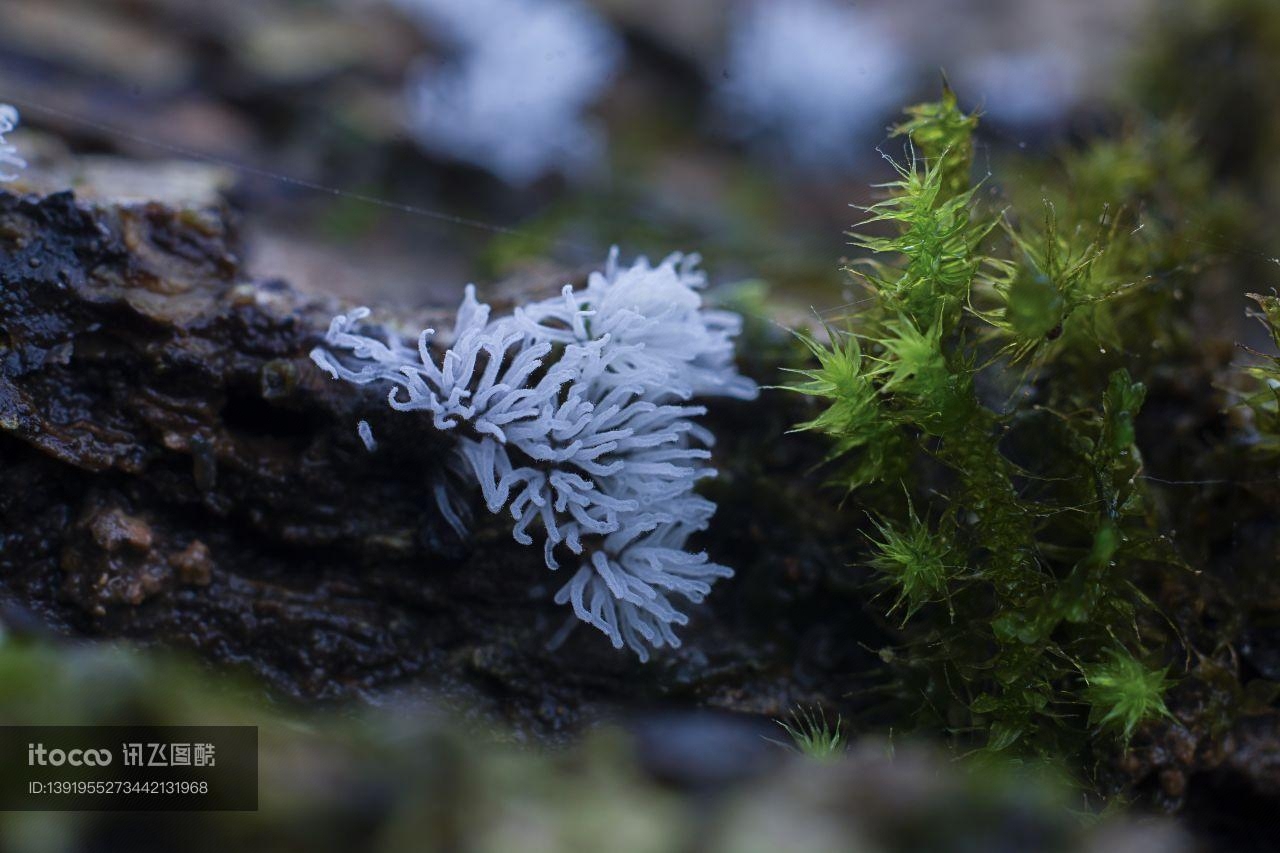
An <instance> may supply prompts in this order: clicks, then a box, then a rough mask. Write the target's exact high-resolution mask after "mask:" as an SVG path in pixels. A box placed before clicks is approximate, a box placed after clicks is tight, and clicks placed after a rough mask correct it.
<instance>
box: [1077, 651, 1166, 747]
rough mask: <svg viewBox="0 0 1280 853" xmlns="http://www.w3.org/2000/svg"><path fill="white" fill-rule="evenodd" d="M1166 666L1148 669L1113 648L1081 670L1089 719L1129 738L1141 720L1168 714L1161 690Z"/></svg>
mask: <svg viewBox="0 0 1280 853" xmlns="http://www.w3.org/2000/svg"><path fill="white" fill-rule="evenodd" d="M1167 672H1168V669H1167V668H1165V669H1148V668H1147V667H1146V666H1144V665H1143V664H1142V662H1141V661H1139V660H1136V659H1135V658H1133V657H1132V656H1130V654H1129V653H1128V652H1127V651H1124V650H1123V649H1112V650H1111V651H1110V652H1109V653H1108V657H1107V659H1105V660H1102V661H1099V662H1097V663H1095V664H1093V665H1091V666H1088V667H1086V668H1085V670H1084V680H1085V684H1086V686H1085V688H1084V690H1083V692H1082V695H1083V697H1084V700H1085V701H1086V702H1088V703H1089V707H1090V712H1089V722H1090V723H1093V724H1095V725H1097V726H1098V727H1099V728H1100V729H1102V730H1104V731H1108V732H1111V733H1113V734H1116V735H1118V736H1121V737H1123V738H1124V740H1125V741H1128V740H1129V739H1130V738H1131V737H1133V732H1134V729H1136V728H1137V727H1138V724H1139V723H1141V722H1143V721H1144V720H1149V719H1152V718H1154V717H1160V716H1164V717H1167V716H1169V709H1168V708H1166V707H1165V704H1164V694H1165V691H1166V690H1168V687H1169V681H1168V679H1167V678H1166V677H1165V674H1166V673H1167Z"/></svg>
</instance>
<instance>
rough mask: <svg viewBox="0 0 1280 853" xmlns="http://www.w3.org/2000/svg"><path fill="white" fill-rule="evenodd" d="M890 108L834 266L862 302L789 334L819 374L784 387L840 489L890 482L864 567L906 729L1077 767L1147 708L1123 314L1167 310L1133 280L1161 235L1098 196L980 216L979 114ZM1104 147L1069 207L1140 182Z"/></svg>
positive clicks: (1132, 409)
mask: <svg viewBox="0 0 1280 853" xmlns="http://www.w3.org/2000/svg"><path fill="white" fill-rule="evenodd" d="M908 113H909V116H910V119H909V120H908V121H907V122H906V123H904V124H903V125H902V126H901V128H900V130H901V132H903V133H906V134H909V135H910V136H911V139H912V142H913V150H914V151H915V152H916V153H917V154H920V153H923V154H924V155H925V156H924V157H923V158H919V159H917V160H916V161H915V162H913V163H910V164H907V165H899V166H897V167H896V168H897V172H898V177H897V179H896V180H895V181H893V182H892V183H889V184H886V185H884V186H883V187H882V189H883V190H885V191H886V192H887V197H886V198H885V199H884V200H883V201H881V202H879V203H877V204H875V205H872V206H871V207H869V208H867V209H866V210H867V212H868V213H869V214H870V215H869V218H868V219H867V220H866V221H865V222H864V223H863V224H862V226H861V227H863V228H874V229H876V230H875V231H874V233H870V232H868V231H864V230H859V231H857V232H856V233H855V234H854V235H853V240H854V243H855V245H857V246H859V247H861V248H862V249H864V250H866V251H868V252H870V253H871V255H872V256H871V257H869V258H866V259H864V260H862V261H861V262H859V263H857V264H855V265H853V266H851V267H850V269H849V271H850V272H851V274H852V275H853V276H854V278H855V279H856V280H858V281H860V282H861V284H862V285H863V286H864V287H865V289H866V291H867V294H868V299H867V300H864V301H863V306H864V307H862V308H861V309H860V310H859V311H858V312H857V313H856V314H853V315H850V316H848V317H846V318H844V319H843V321H842V324H843V326H842V329H841V330H840V331H838V332H836V331H829V332H828V337H827V340H825V341H821V342H819V341H817V340H814V339H805V343H806V344H807V346H808V347H809V349H810V350H811V351H812V353H813V355H814V357H815V359H816V361H817V367H814V368H809V369H804V370H801V371H799V372H800V373H801V374H802V376H803V377H804V379H805V380H806V381H802V382H798V383H796V384H795V385H793V386H792V389H793V390H795V391H798V392H800V393H803V394H805V395H808V396H810V397H813V398H815V399H816V400H818V401H819V402H820V404H821V405H822V409H821V410H820V411H819V412H818V414H817V415H816V416H815V417H813V418H812V419H811V420H809V421H807V422H806V423H804V424H802V425H801V426H800V428H801V429H808V430H815V431H818V432H821V433H823V434H824V435H826V436H828V437H829V438H830V440H831V442H832V448H833V450H832V454H831V456H832V458H833V459H836V460H838V462H836V465H837V466H838V469H837V470H839V471H840V472H841V474H840V476H839V477H838V479H840V480H841V481H842V482H843V484H844V485H846V487H848V488H850V489H860V488H864V487H866V486H869V485H870V484H872V483H875V482H887V483H893V482H894V481H897V482H899V483H901V485H902V487H903V488H905V490H906V500H905V502H902V505H900V506H898V507H897V508H896V509H894V508H890V509H888V510H885V511H883V512H881V513H879V514H878V515H877V516H876V517H875V518H874V519H873V521H872V526H873V528H874V530H873V531H872V532H869V533H868V534H867V536H866V541H867V556H866V558H865V559H864V560H862V561H861V562H862V564H863V565H865V566H866V567H868V568H869V569H870V570H871V571H872V572H874V573H875V576H876V578H877V579H878V580H879V582H880V583H882V584H887V585H888V586H889V588H890V590H891V592H892V593H893V601H892V602H891V603H890V604H888V605H886V606H885V607H884V610H885V613H886V615H890V614H895V618H896V617H897V614H900V615H901V618H902V626H901V630H900V633H899V637H900V640H901V646H902V648H901V650H900V651H896V652H895V654H894V655H893V659H894V661H895V662H900V663H898V664H897V665H898V666H899V668H900V671H899V672H898V673H897V674H896V676H895V683H897V684H898V685H899V686H900V688H901V693H902V694H903V695H914V696H917V697H922V698H923V701H922V702H920V704H919V707H918V710H917V721H918V724H919V725H920V726H921V727H922V728H926V729H928V728H932V729H936V730H938V731H945V732H948V733H950V735H951V736H952V737H953V738H954V739H955V740H956V742H957V745H958V746H963V747H965V748H966V749H973V748H976V749H978V750H979V751H980V752H983V753H986V754H1001V755H1008V756H1010V757H1028V756H1037V757H1041V758H1047V759H1049V760H1051V761H1055V762H1059V761H1062V760H1064V759H1065V760H1067V761H1068V762H1069V763H1073V764H1074V765H1075V766H1076V767H1077V768H1083V767H1084V766H1086V764H1087V762H1086V761H1085V760H1084V756H1085V754H1086V752H1087V750H1088V748H1089V741H1090V738H1091V737H1096V736H1099V735H1100V734H1101V733H1109V732H1111V731H1113V730H1114V729H1115V727H1116V726H1117V725H1118V726H1119V730H1120V731H1121V732H1122V733H1123V734H1124V736H1125V737H1126V738H1127V737H1128V736H1129V735H1131V734H1132V732H1133V730H1134V728H1135V727H1136V726H1138V725H1139V724H1140V722H1141V721H1143V720H1146V719H1150V718H1152V717H1153V716H1158V715H1159V713H1160V712H1161V711H1162V709H1163V708H1164V706H1163V704H1162V700H1161V695H1162V693H1163V690H1164V688H1165V686H1166V684H1167V682H1166V680H1165V679H1164V671H1163V670H1148V669H1145V668H1141V667H1142V665H1141V664H1138V663H1137V661H1139V660H1145V659H1146V657H1147V655H1146V649H1147V648H1148V647H1152V648H1154V647H1156V646H1157V644H1158V643H1159V642H1161V638H1163V637H1164V635H1163V634H1161V633H1160V632H1161V631H1162V630H1164V629H1163V628H1162V627H1161V619H1160V617H1159V615H1158V614H1157V613H1156V612H1155V610H1154V607H1153V605H1152V604H1151V603H1150V601H1149V599H1147V598H1146V597H1145V596H1144V595H1143V594H1142V593H1141V592H1140V591H1139V587H1138V579H1139V576H1140V575H1141V574H1142V573H1143V571H1145V570H1147V569H1152V568H1154V569H1165V570H1174V571H1176V570H1178V567H1179V565H1180V563H1179V561H1178V560H1177V559H1176V557H1175V555H1174V554H1173V552H1172V549H1171V548H1170V547H1169V543H1168V541H1167V540H1166V539H1165V538H1163V537H1162V536H1161V534H1160V531H1159V528H1158V526H1157V525H1156V523H1155V521H1154V513H1153V512H1152V510H1151V507H1150V505H1149V502H1148V500H1147V496H1146V494H1145V492H1144V491H1143V490H1142V489H1141V488H1140V487H1139V485H1138V484H1139V482H1140V481H1139V480H1138V473H1139V470H1140V466H1141V456H1140V454H1139V452H1138V449H1137V447H1136V444H1135V442H1136V436H1135V430H1134V418H1135V417H1136V415H1137V413H1138V411H1139V409H1140V407H1141V406H1142V403H1143V401H1144V398H1145V393H1146V389H1145V385H1144V383H1143V382H1142V381H1140V379H1135V378H1134V377H1133V376H1132V375H1131V374H1130V373H1129V372H1128V371H1127V370H1125V369H1124V365H1125V364H1126V363H1127V361H1128V359H1127V358H1126V350H1125V347H1126V339H1125V335H1124V334H1122V332H1121V329H1120V326H1121V322H1120V318H1122V317H1125V316H1127V314H1126V312H1129V311H1133V312H1142V311H1147V310H1150V309H1151V308H1152V306H1153V305H1155V306H1157V307H1163V303H1161V302H1160V299H1161V296H1160V294H1159V293H1158V292H1156V291H1154V290H1153V289H1151V288H1147V287H1144V286H1141V285H1140V283H1139V282H1140V276H1139V272H1140V268H1141V267H1142V266H1143V265H1144V264H1148V263H1150V262H1151V261H1152V259H1153V258H1156V257H1158V256H1159V253H1160V252H1162V251H1166V247H1164V246H1163V245H1154V244H1153V245H1151V246H1146V245H1143V246H1138V245H1136V244H1135V243H1133V242H1131V241H1130V239H1129V237H1128V236H1125V237H1121V236H1120V234H1121V231H1122V230H1123V231H1125V233H1126V235H1127V234H1128V232H1129V231H1131V230H1132V229H1133V223H1132V221H1130V220H1126V219H1124V218H1123V217H1121V216H1120V215H1119V214H1118V213H1114V214H1106V209H1105V208H1104V210H1103V211H1102V213H1103V214H1104V215H1101V216H1100V215H1098V213H1094V214H1092V215H1089V216H1086V215H1084V214H1083V213H1081V212H1080V208H1079V207H1077V206H1076V205H1073V204H1071V203H1068V202H1066V201H1064V202H1061V204H1062V206H1063V208H1064V209H1065V210H1066V215H1065V216H1060V215H1059V212H1058V206H1057V204H1055V203H1053V202H1049V203H1047V204H1045V205H1042V206H1041V211H1042V216H1041V218H1040V224H1037V225H1034V226H1033V225H1028V224H1026V223H1024V222H1022V221H1020V220H1019V219H1018V217H1017V212H1016V210H1015V211H1009V210H999V211H990V210H987V209H986V208H985V207H984V205H983V204H982V203H980V202H979V199H978V197H977V195H976V192H975V190H976V187H975V186H973V185H972V183H971V182H970V181H969V171H970V165H971V161H972V150H973V147H972V146H973V142H972V133H973V130H974V128H975V127H976V125H977V118H976V116H972V115H964V114H963V113H960V112H959V110H958V108H957V106H956V101H955V96H954V94H953V93H951V92H950V91H949V90H948V91H946V92H945V93H944V95H943V98H942V100H941V101H939V102H937V103H935V104H925V105H920V106H916V107H912V108H910V109H909V110H908ZM1113 159H1114V163H1113V165H1112V166H1106V165H1105V163H1104V161H1105V160H1106V158H1104V157H1101V156H1099V157H1098V158H1097V159H1096V160H1094V159H1091V158H1089V157H1087V156H1084V157H1082V161H1083V162H1089V163H1092V164H1093V165H1092V166H1091V169H1092V171H1089V170H1085V171H1086V172H1087V173H1088V174H1089V175H1090V177H1089V178H1088V181H1087V183H1089V185H1090V186H1089V187H1088V188H1087V190H1086V193H1085V194H1086V195H1087V196H1088V198H1089V200H1087V201H1085V202H1083V203H1084V204H1087V205H1092V204H1094V201H1093V198H1094V197H1095V196H1096V195H1097V194H1098V193H1101V192H1104V191H1107V190H1109V189H1115V190H1116V191H1117V192H1121V193H1122V194H1124V193H1128V194H1134V193H1138V192H1140V191H1141V189H1142V188H1144V187H1146V181H1147V177H1148V176H1147V175H1145V174H1130V173H1131V171H1132V169H1131V167H1132V162H1131V161H1130V160H1129V159H1128V158H1127V157H1126V158H1113ZM1064 195H1066V194H1064ZM1129 200H1130V199H1129V198H1126V199H1124V200H1122V201H1124V202H1126V203H1127V202H1128V201H1129ZM1122 221H1124V222H1125V223H1126V225H1125V228H1122V227H1121V224H1120V223H1121V222H1122ZM1144 221H1145V220H1144ZM885 229H888V230H887V231H886V230H885ZM1130 303H1132V304H1130ZM1020 388H1021V389H1026V390H1024V391H1022V393H1018V391H1019V389H1020ZM993 391H994V392H996V394H993V393H992V392H993ZM1002 393H1003V398H1001V394H1002ZM855 500H856V495H855ZM889 506H890V507H892V504H889ZM917 506H919V507H921V508H922V512H921V513H920V514H917V512H916V509H915V508H916V507H917ZM922 516H923V517H925V518H934V519H936V522H934V523H927V522H925V521H923V520H922V518H921V517H922ZM1082 673H1083V675H1082ZM1089 709H1093V710H1092V711H1090V710H1089ZM1099 709H1101V710H1099ZM1091 720H1092V723H1091Z"/></svg>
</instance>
